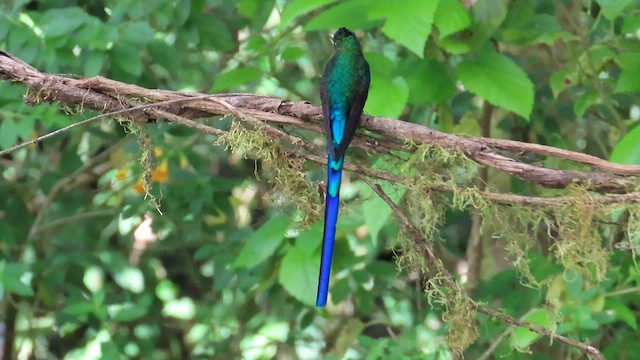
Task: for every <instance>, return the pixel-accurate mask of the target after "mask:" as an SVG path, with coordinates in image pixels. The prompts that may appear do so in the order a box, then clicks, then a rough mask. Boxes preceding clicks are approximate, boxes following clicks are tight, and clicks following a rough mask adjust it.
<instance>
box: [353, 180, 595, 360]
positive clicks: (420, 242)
mask: <svg viewBox="0 0 640 360" xmlns="http://www.w3.org/2000/svg"><path fill="white" fill-rule="evenodd" d="M360 179H361V180H362V181H364V182H365V183H366V184H367V185H369V187H370V188H371V189H372V190H373V191H374V192H375V193H376V194H377V195H378V196H380V198H381V199H382V200H384V202H386V203H387V205H389V207H390V208H391V210H392V211H393V214H394V215H395V216H396V218H398V220H399V221H400V223H401V224H402V225H403V226H404V228H405V231H406V232H407V234H408V235H409V236H410V237H411V239H412V240H413V243H414V244H415V245H416V248H418V249H420V251H421V252H422V254H423V257H424V258H425V259H426V260H427V261H428V262H429V263H430V264H434V265H436V266H437V264H441V263H440V260H439V259H438V258H437V256H436V254H435V252H434V251H433V249H432V248H431V246H429V243H428V242H427V241H426V240H425V239H423V238H422V235H421V234H420V231H419V230H418V229H417V228H416V227H415V226H414V225H413V224H412V223H411V220H409V218H408V217H407V216H406V215H405V214H404V212H403V211H402V209H400V207H399V206H398V205H396V204H395V203H394V202H393V200H391V198H390V197H389V196H388V195H387V194H386V193H385V192H384V190H382V188H381V187H380V185H376V184H373V183H372V182H371V181H370V180H369V179H367V178H366V177H364V176H361V177H360ZM438 271H439V272H441V273H443V274H444V275H445V277H444V279H443V281H444V283H445V284H446V285H447V286H448V287H449V288H451V289H456V288H459V286H458V284H457V283H456V282H455V281H454V280H453V277H452V276H451V274H450V273H448V271H447V270H446V269H445V268H444V267H443V266H441V265H440V266H438ZM474 309H475V311H476V312H479V313H482V314H485V315H488V316H491V317H492V318H496V319H499V320H500V321H502V322H504V323H506V324H509V325H516V326H522V327H524V328H527V329H529V330H531V331H533V332H536V333H538V334H540V335H543V336H547V337H550V338H552V339H554V340H557V341H560V342H562V343H565V344H567V345H569V346H572V347H575V348H577V349H580V350H582V351H583V352H584V353H585V354H587V355H590V356H592V357H593V358H594V359H596V360H605V358H604V356H603V355H602V353H601V352H600V350H599V349H598V348H596V347H594V346H592V345H589V344H586V343H583V342H580V341H576V340H573V339H571V338H568V337H566V336H563V335H559V334H556V333H555V332H553V331H551V330H549V329H546V328H543V327H541V326H538V325H535V324H532V323H530V322H527V321H524V320H520V319H517V318H515V317H513V316H511V315H509V314H506V313H504V312H503V311H500V310H494V309H491V308H488V307H486V306H483V305H480V304H477V303H474Z"/></svg>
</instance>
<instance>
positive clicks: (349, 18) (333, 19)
mask: <svg viewBox="0 0 640 360" xmlns="http://www.w3.org/2000/svg"><path fill="white" fill-rule="evenodd" d="M369 6H370V1H369V0H348V1H344V2H340V3H339V4H337V5H335V6H332V7H330V8H329V9H327V10H326V11H323V12H322V13H320V14H319V15H318V16H316V17H315V18H313V19H312V20H311V21H309V22H308V23H307V25H305V27H304V29H305V30H306V31H317V30H327V29H337V28H339V27H347V28H349V29H351V30H354V29H368V28H372V27H373V26H375V22H373V21H371V20H369V19H368V18H367V17H366V16H353V14H363V13H365V11H366V9H367V8H368V7H369ZM331 35H333V34H331Z"/></svg>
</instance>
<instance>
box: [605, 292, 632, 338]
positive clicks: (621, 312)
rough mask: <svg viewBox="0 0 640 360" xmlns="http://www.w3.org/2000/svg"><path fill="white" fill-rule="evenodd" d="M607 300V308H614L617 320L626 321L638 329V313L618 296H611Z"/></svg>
mask: <svg viewBox="0 0 640 360" xmlns="http://www.w3.org/2000/svg"><path fill="white" fill-rule="evenodd" d="M606 300H607V301H606V308H607V309H608V310H613V312H614V313H615V318H616V320H620V321H622V322H624V323H625V324H627V325H629V327H631V328H632V329H633V330H638V320H637V319H636V315H635V313H634V312H633V311H631V309H629V307H628V306H627V305H625V304H624V303H623V302H622V301H620V300H618V299H617V298H611V297H609V298H607V299H606Z"/></svg>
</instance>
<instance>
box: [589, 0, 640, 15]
mask: <svg viewBox="0 0 640 360" xmlns="http://www.w3.org/2000/svg"><path fill="white" fill-rule="evenodd" d="M597 1H598V4H600V11H602V15H604V17H606V18H607V19H609V20H613V19H615V18H617V17H618V16H620V15H621V14H622V13H623V12H624V11H625V10H626V8H627V7H629V5H631V4H633V3H634V0H597Z"/></svg>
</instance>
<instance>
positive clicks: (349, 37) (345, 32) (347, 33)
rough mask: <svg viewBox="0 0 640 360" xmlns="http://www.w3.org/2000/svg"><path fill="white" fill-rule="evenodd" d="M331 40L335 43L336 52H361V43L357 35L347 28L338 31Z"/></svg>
mask: <svg viewBox="0 0 640 360" xmlns="http://www.w3.org/2000/svg"><path fill="white" fill-rule="evenodd" d="M331 40H332V41H333V48H334V49H336V50H340V49H344V50H347V49H353V50H360V42H359V41H358V38H357V37H356V34H354V33H353V32H352V31H351V30H349V29H347V28H340V29H338V31H336V33H335V34H334V35H333V36H332V37H331ZM360 51H361V50H360Z"/></svg>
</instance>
